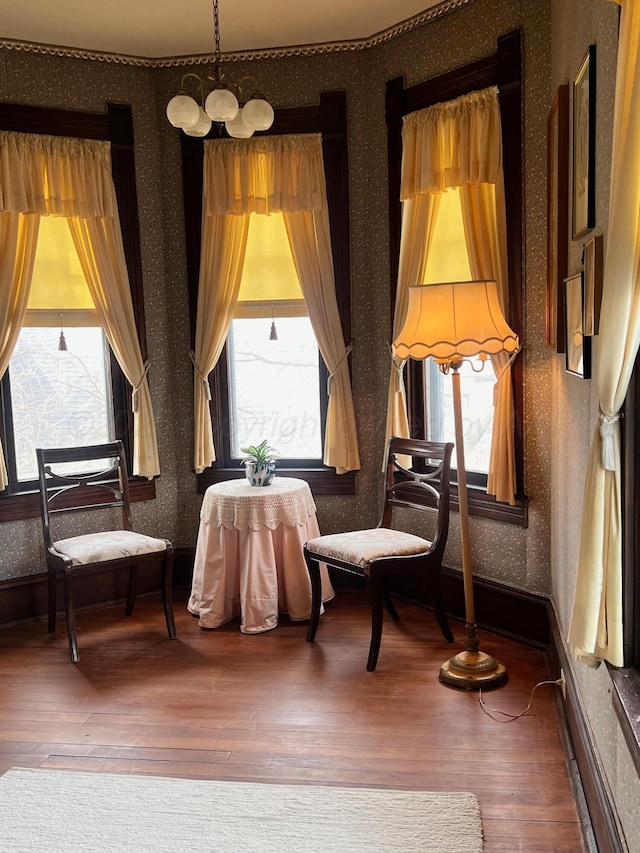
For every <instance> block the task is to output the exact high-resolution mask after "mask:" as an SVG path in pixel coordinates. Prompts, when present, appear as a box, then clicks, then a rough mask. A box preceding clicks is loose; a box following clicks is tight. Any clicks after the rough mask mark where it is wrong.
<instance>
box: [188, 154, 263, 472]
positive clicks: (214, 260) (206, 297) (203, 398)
mask: <svg viewBox="0 0 640 853" xmlns="http://www.w3.org/2000/svg"><path fill="white" fill-rule="evenodd" d="M212 144H213V143H210V142H205V162H204V169H205V173H204V174H205V182H204V195H205V197H206V196H207V195H208V193H209V187H210V184H209V174H208V169H207V166H208V164H209V162H210V161H211V159H212V158H211V156H210V151H211V147H210V146H211V145H212ZM205 204H206V202H205ZM248 231H249V216H241V215H238V216H227V215H226V214H213V215H208V216H207V215H203V217H202V249H201V259H200V276H199V281H198V307H197V314H196V339H195V350H194V352H193V354H192V360H193V365H194V375H193V382H194V386H193V399H194V428H195V434H194V452H193V453H194V455H193V465H194V468H195V470H196V471H197V472H198V474H200V473H202V471H204V469H205V468H208V467H209V465H211V463H212V462H214V461H215V458H216V454H215V448H214V446H213V432H212V428H211V410H210V408H209V400H210V399H211V392H210V390H209V374H210V373H211V371H212V370H213V368H214V367H215V366H216V364H217V363H218V359H219V358H220V353H221V352H222V348H223V346H224V342H225V340H226V338H227V333H228V331H229V326H230V325H231V321H232V319H233V309H234V308H235V305H236V302H237V301H238V291H239V289H240V279H241V278H242V265H243V263H244V255H245V251H246V248H247V234H248Z"/></svg>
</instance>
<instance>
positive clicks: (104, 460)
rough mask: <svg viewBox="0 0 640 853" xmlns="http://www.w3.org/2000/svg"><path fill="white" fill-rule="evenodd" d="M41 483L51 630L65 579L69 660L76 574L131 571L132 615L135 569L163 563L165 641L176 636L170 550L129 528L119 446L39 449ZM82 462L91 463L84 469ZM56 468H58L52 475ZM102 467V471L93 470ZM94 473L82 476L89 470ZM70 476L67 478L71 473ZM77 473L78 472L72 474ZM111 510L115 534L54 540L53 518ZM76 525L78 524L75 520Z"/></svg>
mask: <svg viewBox="0 0 640 853" xmlns="http://www.w3.org/2000/svg"><path fill="white" fill-rule="evenodd" d="M36 456H37V459H38V477H39V484H40V511H41V515H42V529H43V534H44V546H45V554H46V560H47V573H48V580H49V631H55V627H56V601H57V579H58V574H62V576H63V579H64V601H65V611H66V617H67V632H68V635H69V647H70V650H71V659H72V661H73V662H74V663H77V662H78V660H79V659H80V656H79V654H78V641H77V636H76V618H75V609H74V596H73V578H74V577H75V575H77V574H81V573H88V572H93V571H107V570H109V569H118V568H121V567H128V568H129V588H128V594H127V602H126V606H125V614H126V615H127V616H130V615H131V613H132V612H133V607H134V604H135V598H136V578H137V567H138V565H140V564H141V563H145V562H151V561H154V560H156V561H161V562H162V598H163V603H164V615H165V620H166V623H167V630H168V632H169V637H170V638H171V639H172V640H173V639H175V637H176V627H175V622H174V618H173V607H172V600H171V574H172V568H173V545H172V544H171V542H169V541H167V540H166V539H155V538H154V537H152V536H145V535H144V534H141V533H135V532H134V531H133V530H132V529H131V511H130V507H129V483H128V479H127V463H126V459H125V455H124V448H123V445H122V442H121V441H115V442H113V443H111V444H97V445H92V446H89V447H66V448H60V449H40V448H39V449H37V450H36ZM86 463H89V464H88V465H87V464H86ZM54 466H62V467H59V468H58V469H57V470H54ZM99 468H101V470H96V469H99ZM92 469H93V471H92V473H83V472H87V471H91V470H92ZM70 472H71V473H70ZM76 472H81V473H76ZM109 508H112V509H113V508H115V509H116V510H120V511H119V512H117V517H118V523H119V526H118V528H117V529H116V530H107V531H101V532H98V533H86V534H82V535H77V536H71V537H67V538H64V539H54V537H53V534H52V531H51V518H52V516H54V515H58V514H59V513H65V514H69V513H78V512H80V513H86V512H87V511H88V510H108V509H109ZM77 521H78V524H82V521H81V516H78V519H77Z"/></svg>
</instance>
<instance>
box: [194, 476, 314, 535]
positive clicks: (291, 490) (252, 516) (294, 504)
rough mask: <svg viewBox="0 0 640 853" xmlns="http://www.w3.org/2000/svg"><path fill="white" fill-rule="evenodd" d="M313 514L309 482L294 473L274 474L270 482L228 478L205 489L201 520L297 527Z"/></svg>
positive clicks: (257, 526) (246, 525) (244, 526)
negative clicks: (253, 484)
mask: <svg viewBox="0 0 640 853" xmlns="http://www.w3.org/2000/svg"><path fill="white" fill-rule="evenodd" d="M315 514H316V505H315V503H314V500H313V496H312V494H311V489H310V488H309V485H308V483H306V482H305V481H304V480H298V479H296V478H294V477H275V478H274V479H273V482H272V483H271V485H270V486H251V485H250V484H249V483H248V482H247V480H245V479H242V480H241V479H238V480H227V481H226V482H224V483H216V484H215V485H213V486H209V488H208V489H207V491H206V492H205V496H204V500H203V502H202V508H201V510H200V521H201V522H202V523H203V524H212V525H213V526H214V527H226V528H227V529H231V528H235V529H236V530H249V529H250V530H259V529H260V528H261V527H267V528H268V529H269V530H275V529H276V527H278V525H279V524H285V525H286V526H287V527H299V526H300V525H301V524H306V522H307V519H308V518H310V517H311V516H314V515H315Z"/></svg>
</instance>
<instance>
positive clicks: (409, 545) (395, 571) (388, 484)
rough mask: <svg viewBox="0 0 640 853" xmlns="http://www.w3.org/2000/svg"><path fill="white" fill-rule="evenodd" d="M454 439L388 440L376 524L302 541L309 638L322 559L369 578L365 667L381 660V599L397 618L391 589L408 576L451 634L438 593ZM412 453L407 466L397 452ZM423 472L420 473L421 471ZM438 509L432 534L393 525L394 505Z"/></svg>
mask: <svg viewBox="0 0 640 853" xmlns="http://www.w3.org/2000/svg"><path fill="white" fill-rule="evenodd" d="M452 450H453V444H450V443H447V444H442V443H436V442H429V441H418V440H416V439H404V438H392V439H391V441H390V442H389V452H388V457H387V469H386V480H385V488H384V506H383V509H382V516H381V519H380V523H379V524H378V527H376V528H373V529H371V530H356V531H351V532H348V533H336V534H330V535H328V536H320V537H318V538H317V539H312V540H310V541H309V542H307V544H306V545H305V547H304V556H305V560H306V562H307V568H308V570H309V576H310V578H311V595H312V602H311V618H310V621H309V630H308V633H307V641H308V642H310V643H311V642H313V640H314V639H315V636H316V631H317V629H318V622H319V619H320V607H321V603H322V602H321V588H320V563H326V564H327V565H328V566H333V567H334V568H336V569H340V570H342V571H345V572H350V573H352V574H356V575H360V576H362V577H364V578H365V581H366V585H367V590H368V593H369V599H370V602H371V645H370V647H369V659H368V661H367V669H368V670H369V672H372V671H373V670H374V669H375V668H376V664H377V662H378V654H379V652H380V641H381V639H382V621H383V604H384V605H385V606H386V608H387V610H388V611H389V614H390V615H391V617H392V618H393V619H394V620H397V619H398V614H397V612H396V609H395V607H394V605H393V601H392V600H391V596H390V594H389V593H390V590H392V589H393V588H394V587H396V588H397V586H399V585H400V586H402V585H403V584H406V583H407V582H409V583H410V584H413V585H414V586H418V587H419V588H420V589H421V590H426V591H427V593H428V594H429V597H430V599H431V601H432V603H433V606H434V609H435V614H436V619H437V620H438V625H439V626H440V630H441V631H442V633H443V635H444V637H445V639H446V640H447V642H449V643H451V642H453V634H452V633H451V628H450V627H449V623H448V621H447V617H446V614H445V612H444V609H443V606H442V601H441V598H440V568H441V564H442V557H443V554H444V548H445V545H446V541H447V534H448V531H449V480H450V464H451V451H452ZM402 455H407V456H412V457H413V464H414V467H415V468H416V469H418V470H415V471H414V470H411V471H409V470H407V469H406V468H404V467H402V466H401V465H400V463H399V462H398V456H402ZM421 472H422V473H421ZM400 507H404V508H407V509H411V510H415V511H417V512H421V513H428V514H431V515H433V514H434V513H435V515H436V519H435V533H434V535H433V539H431V540H429V539H423V538H421V537H419V536H414V535H413V534H410V533H404V532H402V531H400V530H394V529H392V528H391V523H392V520H393V512H394V509H395V508H400Z"/></svg>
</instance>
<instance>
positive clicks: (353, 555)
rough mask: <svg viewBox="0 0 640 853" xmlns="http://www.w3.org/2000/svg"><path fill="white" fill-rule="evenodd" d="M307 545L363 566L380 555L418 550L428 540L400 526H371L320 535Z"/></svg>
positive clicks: (329, 556) (398, 554)
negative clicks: (368, 528)
mask: <svg viewBox="0 0 640 853" xmlns="http://www.w3.org/2000/svg"><path fill="white" fill-rule="evenodd" d="M307 548H308V549H309V551H313V552H314V553H315V554H320V555H321V556H322V557H326V558H327V559H330V558H331V557H333V558H335V559H337V560H343V561H344V562H346V563H354V564H355V565H357V566H362V567H364V566H366V565H367V564H368V563H370V562H371V561H372V560H376V559H379V558H380V557H403V556H404V557H406V556H411V555H413V554H420V553H422V552H423V551H428V550H429V548H431V542H429V540H428V539H422V538H421V537H420V536H414V535H413V534H412V533H403V532H402V531H401V530H391V529H389V528H387V527H375V528H373V529H371V530H353V531H350V532H348V533H331V534H329V535H328V536H319V537H318V538H317V539H311V540H310V541H309V542H307Z"/></svg>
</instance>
